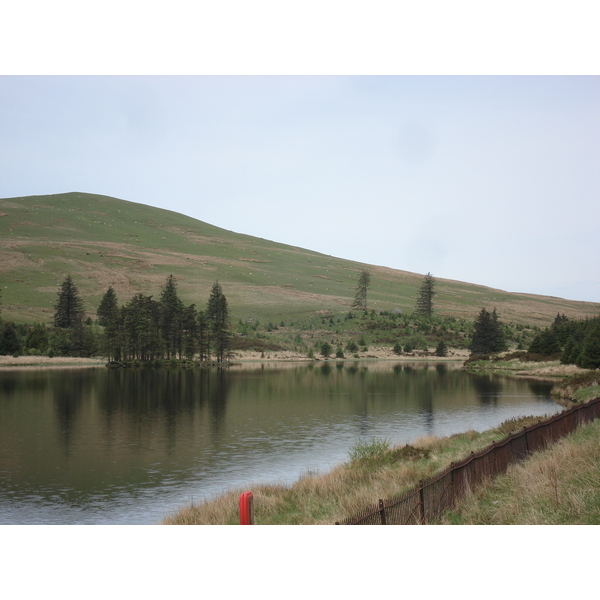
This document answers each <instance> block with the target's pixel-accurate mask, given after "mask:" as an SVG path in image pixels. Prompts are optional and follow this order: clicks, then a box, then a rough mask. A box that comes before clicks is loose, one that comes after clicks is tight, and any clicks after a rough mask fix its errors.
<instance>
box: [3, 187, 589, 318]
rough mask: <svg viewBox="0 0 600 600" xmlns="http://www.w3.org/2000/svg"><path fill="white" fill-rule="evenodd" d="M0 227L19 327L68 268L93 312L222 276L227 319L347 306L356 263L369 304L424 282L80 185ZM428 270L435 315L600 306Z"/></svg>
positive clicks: (548, 314)
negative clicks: (108, 303)
mask: <svg viewBox="0 0 600 600" xmlns="http://www.w3.org/2000/svg"><path fill="white" fill-rule="evenodd" d="M0 233H1V237H0V272H1V274H2V277H1V281H2V287H1V296H0V302H1V309H2V312H1V313H0V316H1V317H2V318H4V319H5V320H9V319H11V320H15V321H18V322H30V323H32V322H46V323H49V322H50V321H51V319H52V315H53V312H54V304H55V302H56V296H57V292H58V289H59V285H60V284H61V282H62V281H63V279H64V277H65V276H66V275H68V274H70V275H71V276H72V278H73V279H74V280H75V281H76V283H77V285H78V287H79V290H80V292H81V296H82V298H83V300H84V302H85V308H86V311H87V313H88V314H89V315H90V316H92V317H93V318H95V312H96V309H97V307H98V304H99V303H100V299H101V298H102V295H103V294H104V292H106V290H107V289H108V287H109V286H112V287H113V288H114V290H115V291H116V292H117V294H118V296H119V300H120V301H122V302H123V301H126V300H127V299H128V298H129V297H131V296H132V295H133V294H135V293H143V294H147V295H152V294H156V295H158V294H159V292H160V289H161V286H162V285H163V283H164V281H165V279H166V277H167V276H168V275H169V274H173V275H174V277H175V279H176V281H177V286H178V290H179V293H180V296H181V298H182V300H183V301H184V302H186V303H191V302H194V301H196V299H197V298H205V297H207V295H208V294H209V292H210V289H211V286H212V285H213V283H214V282H215V281H216V280H218V281H219V282H220V284H221V286H222V287H223V290H224V292H225V294H226V296H227V299H228V302H229V305H230V308H231V316H232V319H234V320H238V319H242V320H251V319H272V320H280V319H287V318H298V317H302V316H308V315H314V314H339V313H343V312H348V311H349V310H350V308H351V305H352V302H353V299H354V294H355V290H356V284H357V280H358V277H359V275H360V273H361V271H363V270H368V271H369V272H370V274H371V280H370V287H369V298H368V309H369V310H375V311H402V312H405V313H412V312H413V311H414V309H415V301H416V298H417V295H418V290H419V285H420V283H421V280H422V278H423V274H417V273H410V272H407V271H401V270H396V269H390V268H387V267H381V266H376V265H368V264H365V263H358V262H354V261H350V260H344V259H342V258H334V257H332V256H327V255H324V254H320V253H318V252H314V251H311V250H307V249H305V248H297V247H294V246H288V245H286V244H280V243H278V242H273V241H269V240H265V239H261V238H256V237H252V236H249V235H244V234H239V233H234V232H231V231H227V230H225V229H221V228H219V227H215V226H213V225H210V224H208V223H205V222H203V221H199V220H197V219H193V218H191V217H187V216H185V215H182V214H179V213H175V212H172V211H169V210H164V209H160V208H155V207H151V206H146V205H144V204H138V203H134V202H128V201H125V200H119V199H116V198H111V197H108V196H100V195H94V194H86V193H80V192H72V193H67V194H54V195H48V196H28V197H23V198H5V199H0ZM433 275H434V277H435V279H436V284H437V285H436V292H437V294H436V297H435V311H436V312H437V313H438V314H444V315H451V316H456V317H463V318H469V319H474V318H475V316H476V315H477V313H478V312H479V310H480V309H481V308H482V307H484V306H485V307H488V308H489V309H490V310H491V309H492V308H494V307H496V308H497V310H498V313H499V314H500V315H501V317H502V319H503V320H504V321H512V322H515V323H530V324H538V325H540V326H545V325H548V324H549V323H551V322H552V320H553V319H554V317H555V316H556V315H557V313H559V312H560V313H563V314H566V315H568V316H569V317H572V318H583V317H586V316H596V315H598V313H599V312H600V304H599V303H593V302H579V301H573V300H565V299H561V298H554V297H549V296H537V295H531V294H517V293H510V292H505V291H502V290H496V289H492V288H489V287H484V286H480V285H476V284H472V283H465V282H460V281H452V280H446V279H442V278H439V277H437V276H436V274H435V273H434V274H433Z"/></svg>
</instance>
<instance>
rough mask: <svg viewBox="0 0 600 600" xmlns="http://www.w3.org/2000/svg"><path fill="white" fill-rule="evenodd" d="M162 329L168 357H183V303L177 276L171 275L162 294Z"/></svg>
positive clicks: (160, 303) (160, 302)
mask: <svg viewBox="0 0 600 600" xmlns="http://www.w3.org/2000/svg"><path fill="white" fill-rule="evenodd" d="M159 305H160V329H161V334H162V338H163V341H164V343H165V349H166V352H167V358H172V357H174V356H176V355H178V356H179V358H181V357H182V354H183V348H182V341H183V339H182V319H183V303H182V302H181V300H180V299H179V296H178V295H177V285H176V284H175V277H173V275H169V276H168V277H167V281H166V283H165V286H164V287H163V289H162V293H161V295H160V301H159Z"/></svg>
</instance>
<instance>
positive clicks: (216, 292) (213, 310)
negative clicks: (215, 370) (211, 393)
mask: <svg viewBox="0 0 600 600" xmlns="http://www.w3.org/2000/svg"><path fill="white" fill-rule="evenodd" d="M206 319H207V321H208V324H209V328H210V338H211V342H212V349H213V351H214V353H215V358H216V360H217V362H223V361H224V360H225V358H226V357H227V355H228V353H229V349H230V346H231V336H230V334H229V331H228V328H229V308H228V306H227V299H226V298H225V294H223V290H222V289H221V286H220V285H219V282H218V281H215V283H214V284H213V287H212V290H211V292H210V297H209V298H208V305H207V307H206Z"/></svg>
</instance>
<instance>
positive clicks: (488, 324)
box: [469, 308, 506, 354]
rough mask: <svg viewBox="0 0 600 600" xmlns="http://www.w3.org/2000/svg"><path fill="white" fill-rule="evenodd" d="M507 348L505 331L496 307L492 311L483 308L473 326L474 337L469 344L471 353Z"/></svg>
mask: <svg viewBox="0 0 600 600" xmlns="http://www.w3.org/2000/svg"><path fill="white" fill-rule="evenodd" d="M505 349H506V342H505V339H504V331H503V329H502V324H501V323H500V322H499V320H498V315H497V314H496V309H494V312H493V313H490V312H488V311H487V310H486V309H485V308H482V309H481V312H480V313H479V315H478V317H477V319H476V320H475V324H474V327H473V338H472V340H471V345H470V346H469V350H470V351H471V354H488V353H490V352H501V351H502V350H505Z"/></svg>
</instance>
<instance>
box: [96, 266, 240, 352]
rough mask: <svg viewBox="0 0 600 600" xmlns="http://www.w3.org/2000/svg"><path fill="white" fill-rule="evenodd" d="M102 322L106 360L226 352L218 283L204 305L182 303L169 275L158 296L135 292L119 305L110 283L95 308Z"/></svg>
mask: <svg viewBox="0 0 600 600" xmlns="http://www.w3.org/2000/svg"><path fill="white" fill-rule="evenodd" d="M97 315H98V323H99V324H100V325H101V326H103V328H104V331H103V334H102V336H101V351H102V354H103V355H105V356H106V357H107V358H108V359H109V360H112V361H116V362H121V361H156V360H164V359H166V360H170V359H179V360H181V359H187V360H196V359H197V360H199V361H201V362H206V361H210V360H214V361H216V362H219V363H221V362H223V361H225V360H226V359H227V358H228V356H229V351H230V346H231V343H230V342H231V336H230V333H229V310H228V306H227V300H226V298H225V295H224V294H223V290H222V289H221V286H220V285H219V282H218V281H217V282H215V284H214V285H213V287H212V290H211V293H210V297H209V299H208V303H207V306H206V309H205V310H198V309H196V305H195V304H190V305H189V306H185V305H184V304H183V302H182V301H181V299H180V298H179V296H178V294H177V286H176V284H175V278H174V277H173V275H169V277H168V278H167V281H166V283H165V285H164V287H163V289H162V291H161V294H160V297H159V299H158V300H154V299H153V297H152V296H144V295H143V294H136V295H135V296H133V297H132V298H131V299H130V300H129V301H128V302H127V303H126V304H125V305H123V306H121V307H119V306H118V301H117V295H116V294H115V292H114V290H113V289H112V287H110V288H109V289H108V290H107V291H106V293H105V294H104V297H103V298H102V301H101V302H100V306H99V307H98V312H97Z"/></svg>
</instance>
